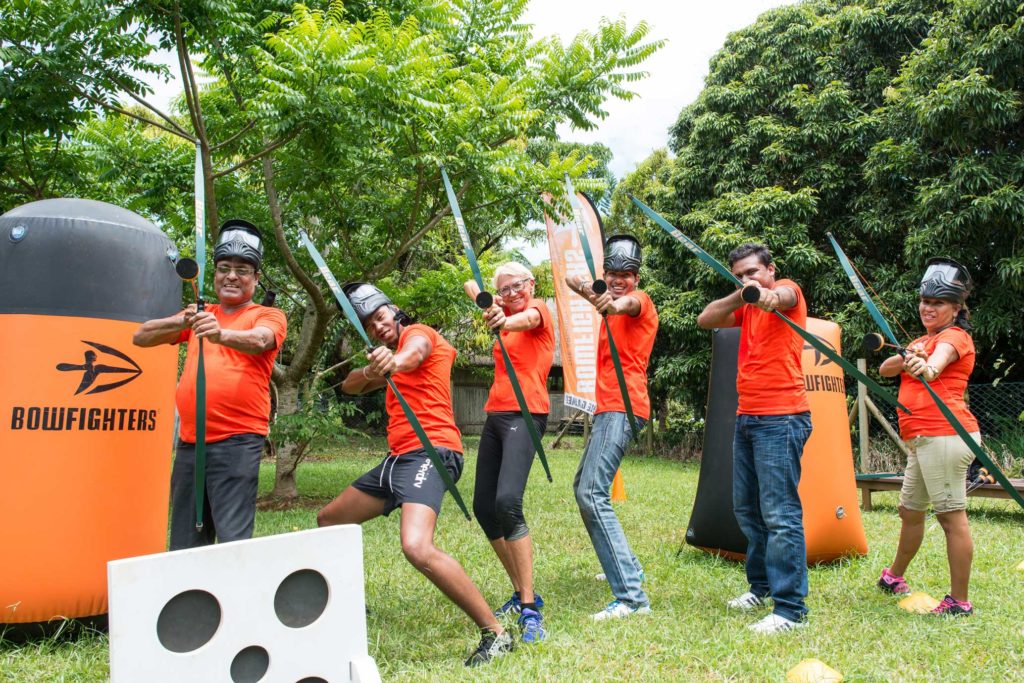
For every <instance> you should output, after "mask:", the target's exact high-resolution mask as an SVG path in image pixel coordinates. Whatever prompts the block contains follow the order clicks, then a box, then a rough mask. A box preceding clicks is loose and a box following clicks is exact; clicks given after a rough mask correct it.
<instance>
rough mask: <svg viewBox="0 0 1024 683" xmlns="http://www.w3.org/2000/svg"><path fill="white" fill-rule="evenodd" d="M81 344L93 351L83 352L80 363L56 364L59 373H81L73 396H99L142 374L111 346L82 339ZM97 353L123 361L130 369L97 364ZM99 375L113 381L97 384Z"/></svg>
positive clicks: (135, 365)
mask: <svg viewBox="0 0 1024 683" xmlns="http://www.w3.org/2000/svg"><path fill="white" fill-rule="evenodd" d="M82 343H83V344H85V345H86V346H91V347H92V348H93V349H95V351H93V350H91V349H90V350H87V351H85V353H84V354H83V360H82V362H81V363H57V370H60V371H61V372H80V373H82V380H81V381H80V382H79V383H78V388H77V389H76V390H75V396H77V395H78V394H81V393H82V392H85V393H86V394H101V393H103V392H104V391H110V390H111V389H116V388H118V387H120V386H124V385H125V384H128V382H131V381H132V380H133V379H135V378H137V377H138V376H139V375H141V374H142V368H141V367H139V364H138V363H136V362H135V361H134V360H132V359H131V358H129V357H128V355H127V354H125V353H122V352H121V351H118V350H117V349H115V348H113V347H111V346H107V345H106V344H100V343H99V342H91V341H86V340H84V339H83V340H82ZM97 351H99V352H100V353H102V354H104V355H106V356H111V357H113V358H117V359H118V360H121V361H124V362H125V363H128V364H129V365H130V366H131V367H124V366H118V365H108V364H105V363H97V361H98V360H100V358H99V356H98V355H97V353H96V352H97ZM101 375H111V376H112V377H111V379H112V380H113V381H109V382H105V383H101V384H97V381H98V380H99V379H100V376H101ZM114 377H117V379H114ZM93 385H95V386H93ZM90 387H91V388H90ZM86 389H88V391H86Z"/></svg>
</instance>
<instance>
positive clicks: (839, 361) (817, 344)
mask: <svg viewBox="0 0 1024 683" xmlns="http://www.w3.org/2000/svg"><path fill="white" fill-rule="evenodd" d="M629 198H630V199H631V200H633V203H634V204H636V205H637V206H638V207H639V208H640V210H641V211H643V212H644V213H645V214H647V216H648V217H649V218H650V219H651V220H653V221H654V222H655V223H657V224H658V226H659V227H661V228H662V229H663V230H664V231H665V232H667V233H668V234H669V235H671V236H672V237H674V238H675V239H676V240H677V241H678V242H680V243H681V244H682V245H683V246H685V247H686V248H687V249H688V250H689V251H690V252H691V253H692V254H693V255H694V256H696V257H697V258H699V259H700V260H701V261H702V262H703V263H705V264H706V265H708V266H710V267H711V269H712V270H714V271H715V272H716V273H718V274H719V275H721V276H722V277H724V278H725V279H727V280H729V281H730V282H732V283H733V284H735V285H738V286H740V287H742V286H743V283H742V282H740V280H739V278H737V277H736V276H735V275H733V273H732V271H731V270H729V269H728V268H726V267H725V265H724V264H722V263H720V262H719V261H717V260H716V259H715V258H714V257H713V256H711V254H709V253H707V252H706V251H704V250H703V249H701V248H700V246H699V245H698V244H697V243H696V242H694V241H693V240H691V239H690V238H689V237H687V236H686V235H684V234H683V233H681V232H680V231H679V230H678V229H676V228H675V227H674V226H673V225H672V224H671V223H669V222H668V221H666V220H665V219H664V218H662V217H661V216H660V215H659V214H658V213H657V212H656V211H655V210H654V209H652V208H651V207H649V206H647V205H646V204H644V203H643V202H642V201H640V200H639V199H637V198H636V197H634V196H632V195H630V196H629ZM744 294H745V295H746V294H747V292H744ZM744 301H746V302H747V303H753V302H752V301H750V300H748V299H747V298H746V297H744ZM754 301H756V299H755V300H754ZM772 313H774V314H775V315H776V316H778V317H779V318H780V319H781V320H782V321H783V322H785V323H786V324H787V325H789V327H790V329H792V330H793V331H794V332H796V333H797V334H798V335H800V336H801V337H803V339H804V341H806V342H807V343H808V344H810V345H811V346H813V347H814V348H815V349H817V350H818V351H820V352H821V353H822V354H823V355H825V356H826V357H827V358H828V359H829V360H831V361H832V362H833V363H835V364H836V365H838V366H839V367H841V368H843V369H844V370H846V371H847V372H848V373H850V374H851V375H853V376H854V377H856V378H857V379H858V380H860V381H861V382H862V383H864V384H865V385H867V387H868V388H870V389H871V390H872V391H874V392H875V393H876V394H878V395H879V396H881V397H882V398H883V399H885V400H886V401H887V402H889V403H891V404H892V405H894V406H896V407H897V408H899V409H900V410H903V411H904V412H906V413H907V414H909V413H910V411H909V410H907V408H906V406H904V405H903V404H901V403H900V402H899V401H897V400H896V397H895V396H893V395H892V394H891V393H890V392H888V391H886V390H885V389H883V388H882V386H881V385H880V384H878V382H876V381H875V380H873V379H871V378H870V377H868V376H867V375H865V374H864V373H863V372H861V371H860V370H858V369H857V367H856V366H855V365H853V364H851V363H850V362H849V361H847V360H846V359H845V358H843V357H842V356H840V355H839V354H838V353H836V352H835V351H833V350H832V349H831V348H829V347H828V345H826V344H824V343H822V341H821V340H820V339H818V338H817V337H815V336H814V335H813V334H811V333H810V332H808V331H807V330H805V329H804V328H802V327H800V326H799V325H797V324H796V323H795V322H793V321H792V320H790V319H789V318H788V317H787V316H786V315H785V314H783V313H782V312H780V311H772Z"/></svg>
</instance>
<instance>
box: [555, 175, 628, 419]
mask: <svg viewBox="0 0 1024 683" xmlns="http://www.w3.org/2000/svg"><path fill="white" fill-rule="evenodd" d="M565 192H566V194H568V195H569V204H570V205H572V211H573V214H574V215H575V217H576V230H577V232H578V233H579V237H580V245H581V246H582V247H583V258H584V260H586V262H587V268H588V269H589V270H590V279H591V281H592V284H591V285H590V287H591V289H593V290H594V293H596V294H604V293H605V292H606V291H607V290H608V286H607V285H606V284H605V282H604V280H598V279H597V268H596V267H595V266H594V254H593V252H592V251H591V249H590V240H589V239H588V238H587V230H586V226H585V225H584V219H583V205H582V204H580V199H579V197H577V196H576V188H575V187H573V184H572V179H570V178H569V174H568V173H566V174H565ZM602 318H603V319H604V331H605V333H606V334H607V335H608V354H609V355H610V356H611V357H612V365H613V366H614V367H615V377H616V379H618V381H619V391H620V392H622V405H623V407H625V409H626V417H627V418H628V419H629V427H630V429H631V430H632V432H633V438H634V439H639V438H640V430H639V429H638V428H637V425H636V417H635V416H634V415H633V403H632V401H630V400H629V388H628V387H627V386H626V375H625V373H623V372H622V360H621V359H620V358H619V350H618V348H617V347H616V346H615V337H613V336H612V328H611V326H610V325H609V323H608V316H606V315H605V316H602Z"/></svg>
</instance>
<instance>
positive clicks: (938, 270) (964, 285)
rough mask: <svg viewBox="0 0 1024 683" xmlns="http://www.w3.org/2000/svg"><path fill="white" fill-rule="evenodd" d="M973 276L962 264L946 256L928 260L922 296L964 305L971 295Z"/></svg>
mask: <svg viewBox="0 0 1024 683" xmlns="http://www.w3.org/2000/svg"><path fill="white" fill-rule="evenodd" d="M972 286H973V282H972V280H971V274H970V273H968V272H967V269H966V268H964V267H963V266H962V265H961V264H959V263H957V262H956V261H954V260H953V259H951V258H946V257H945V256H937V257H935V258H930V259H928V265H927V267H926V268H925V271H924V276H923V277H922V278H921V296H924V297H931V298H933V299H945V300H946V301H953V302H956V303H958V304H962V303H964V302H965V301H966V300H967V295H968V294H970V293H971V288H972Z"/></svg>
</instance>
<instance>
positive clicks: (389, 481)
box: [317, 282, 514, 666]
mask: <svg viewBox="0 0 1024 683" xmlns="http://www.w3.org/2000/svg"><path fill="white" fill-rule="evenodd" d="M344 290H345V296H347V297H348V300H349V302H350V303H351V304H352V308H353V309H354V310H355V312H356V315H357V316H359V321H360V322H361V323H362V325H363V328H364V329H365V330H366V334H367V335H369V337H370V339H372V340H374V341H375V342H377V343H378V344H379V346H377V347H375V348H374V349H373V350H372V351H370V353H369V354H368V359H369V361H370V362H369V364H368V365H364V366H363V367H361V368H357V369H355V370H352V371H351V372H349V373H348V376H347V377H346V378H345V381H344V382H342V384H341V390H342V391H344V392H345V393H346V394H365V393H367V392H370V391H375V390H377V389H385V388H386V391H387V393H386V397H385V406H386V408H387V412H388V448H389V451H390V452H389V453H388V454H387V456H385V458H384V460H383V461H382V462H381V463H380V464H379V465H377V467H375V468H373V469H372V470H370V471H369V472H367V473H366V474H364V475H363V476H361V477H359V478H358V479H356V480H355V481H354V482H352V483H351V484H350V485H349V486H348V487H347V488H346V489H345V490H344V491H342V492H341V494H340V495H339V496H338V497H337V498H335V499H334V500H332V501H331V502H330V503H328V504H327V505H325V506H324V507H323V509H321V510H320V512H319V514H317V525H318V526H329V525H331V524H362V523H363V522H367V521H369V520H371V519H374V518H375V517H380V516H381V515H384V516H385V517H386V516H387V515H389V514H391V512H393V511H394V510H400V511H401V513H402V519H401V522H400V532H399V533H400V535H401V539H402V552H403V553H404V554H405V557H406V559H407V560H409V562H410V563H411V564H412V565H413V566H414V567H416V569H418V570H419V571H420V573H422V574H423V575H424V576H426V577H427V578H428V579H429V580H430V581H431V582H432V583H433V584H434V585H435V586H437V587H438V588H439V589H440V590H441V592H442V593H444V594H445V595H446V596H447V597H448V598H449V599H450V600H451V601H452V602H454V603H455V604H456V605H458V607H459V608H460V609H461V610H462V611H463V612H465V613H466V615H467V616H469V617H470V618H471V619H472V620H473V621H474V622H476V625H477V626H478V627H479V628H480V644H479V645H478V646H477V649H476V650H475V651H474V652H473V653H472V654H471V655H470V656H469V659H467V660H466V666H478V665H480V664H486V663H487V662H489V661H491V660H492V659H494V658H495V657H499V656H501V655H504V654H505V653H507V652H510V651H511V650H512V648H513V646H514V643H513V640H512V636H511V634H510V633H509V632H508V631H506V630H505V628H504V627H503V626H502V625H501V624H500V623H499V622H498V620H497V619H496V618H495V617H494V615H493V614H491V609H490V607H489V606H488V605H487V601H486V600H484V596H483V595H482V594H481V593H480V590H479V589H478V588H477V587H476V584H474V583H473V580H472V579H470V578H469V576H468V575H467V574H466V571H465V570H464V569H463V568H462V565H461V564H459V561H458V560H456V559H455V558H454V557H452V556H451V555H448V554H447V553H445V552H444V551H443V550H441V549H440V548H438V547H437V546H436V545H434V531H435V529H436V527H437V517H438V515H439V514H440V513H441V500H442V498H443V497H444V494H445V491H446V488H445V484H444V482H443V481H442V479H441V475H440V474H438V473H437V471H436V470H435V469H434V464H433V462H432V461H431V459H430V457H429V456H428V455H427V452H426V451H425V450H424V448H423V445H422V444H421V443H420V441H419V438H418V437H417V436H416V433H415V431H414V430H413V427H412V425H411V424H410V422H409V420H408V419H407V418H406V416H405V412H404V411H403V410H402V407H401V405H400V404H399V402H398V399H397V397H396V396H395V393H394V392H393V391H392V390H391V388H390V387H389V386H388V384H387V381H386V378H387V377H390V378H391V381H392V382H394V384H395V386H396V387H398V390H399V391H400V392H401V394H402V395H403V396H404V397H405V400H406V402H407V403H408V404H409V406H410V408H412V412H413V413H414V414H415V415H416V416H417V417H418V419H419V421H420V424H421V426H422V427H423V431H424V432H425V433H426V435H427V437H428V438H429V439H430V442H431V444H432V445H433V447H434V449H435V450H436V451H437V454H438V456H440V458H441V460H442V461H443V463H444V466H445V468H446V469H447V470H448V473H449V474H450V475H451V478H452V480H453V481H458V480H459V476H460V475H461V474H462V435H461V434H460V433H459V430H458V428H457V427H456V426H455V416H454V414H453V413H452V397H451V388H450V387H451V372H452V364H453V363H454V362H455V349H454V348H452V345H451V344H449V343H448V342H447V341H446V340H445V339H444V337H442V336H441V335H440V334H438V332H437V331H436V330H434V329H432V328H430V327H427V326H426V325H421V324H418V323H416V322H415V321H413V320H412V319H411V318H409V316H408V315H406V314H405V313H404V312H402V310H401V309H399V308H398V307H397V306H395V305H394V304H392V303H391V299H389V298H388V297H387V295H386V294H384V292H382V291H381V290H379V289H377V288H376V287H374V286H373V285H370V284H367V283H364V282H353V283H350V284H347V285H345V288H344Z"/></svg>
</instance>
